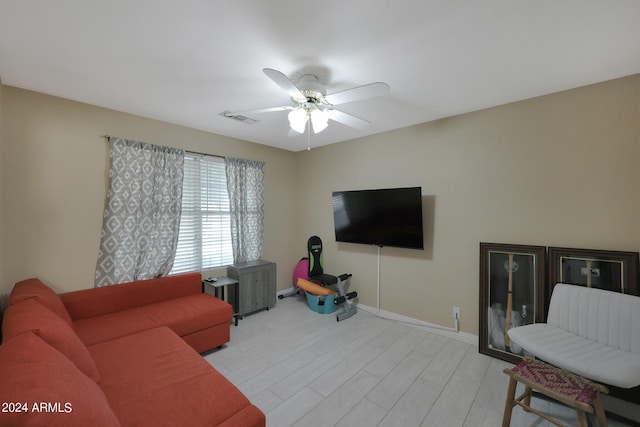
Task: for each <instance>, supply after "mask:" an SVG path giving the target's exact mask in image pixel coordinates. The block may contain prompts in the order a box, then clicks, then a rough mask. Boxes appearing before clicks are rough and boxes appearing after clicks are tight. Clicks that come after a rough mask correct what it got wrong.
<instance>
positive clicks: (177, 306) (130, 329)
mask: <svg viewBox="0 0 640 427" xmlns="http://www.w3.org/2000/svg"><path fill="white" fill-rule="evenodd" d="M232 311H233V310H232V308H231V306H230V305H229V304H227V303H226V302H224V301H222V300H219V299H218V298H215V297H213V296H211V295H207V294H195V295H188V296H185V297H181V298H176V299H172V300H170V301H162V302H157V303H155V304H149V305H144V306H142V307H137V308H132V309H129V310H123V311H119V312H117V313H112V314H105V315H102V316H96V317H90V318H87V319H82V320H77V321H75V322H74V323H73V328H74V330H75V332H76V333H77V334H78V336H79V337H80V339H81V340H82V342H84V343H85V345H87V346H90V345H93V344H97V343H100V342H104V341H108V340H111V339H114V338H118V337H122V336H125V335H131V334H135V333H137V332H141V331H144V330H146V329H151V328H156V327H159V326H168V327H169V328H170V329H171V330H173V331H174V332H175V333H176V334H178V335H179V336H185V335H189V334H192V333H194V332H198V331H201V330H204V329H207V328H210V327H211V326H213V325H217V324H227V325H228V324H229V323H230V322H231V316H232V314H233V313H232Z"/></svg>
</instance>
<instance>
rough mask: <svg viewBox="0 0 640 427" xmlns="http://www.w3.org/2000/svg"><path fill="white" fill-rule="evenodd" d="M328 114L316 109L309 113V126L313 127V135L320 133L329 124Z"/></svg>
mask: <svg viewBox="0 0 640 427" xmlns="http://www.w3.org/2000/svg"><path fill="white" fill-rule="evenodd" d="M328 122H329V114H328V113H327V112H326V111H324V110H320V109H319V108H316V109H315V110H313V111H312V112H311V124H312V125H313V133H320V132H322V131H323V130H325V129H326V128H327V125H328V124H329V123H328Z"/></svg>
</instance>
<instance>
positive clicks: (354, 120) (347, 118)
mask: <svg viewBox="0 0 640 427" xmlns="http://www.w3.org/2000/svg"><path fill="white" fill-rule="evenodd" d="M325 111H326V112H327V114H328V115H329V118H330V119H331V120H335V121H336V122H340V123H342V124H343V125H347V126H351V127H352V128H356V129H360V130H364V129H366V128H368V127H369V126H371V123H370V122H368V121H366V120H363V119H361V118H359V117H356V116H352V115H351V114H347V113H343V112H342V111H340V110H325Z"/></svg>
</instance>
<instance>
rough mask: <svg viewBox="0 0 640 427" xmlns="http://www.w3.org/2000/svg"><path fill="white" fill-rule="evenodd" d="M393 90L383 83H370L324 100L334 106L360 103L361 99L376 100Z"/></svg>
mask: <svg viewBox="0 0 640 427" xmlns="http://www.w3.org/2000/svg"><path fill="white" fill-rule="evenodd" d="M390 90H391V88H390V87H389V85H388V84H386V83H382V82H376V83H370V84H368V85H364V86H358V87H354V88H352V89H347V90H343V91H341V92H336V93H333V94H331V95H327V96H325V97H324V99H325V100H326V101H327V102H328V103H329V104H332V105H339V104H345V103H347V102H353V101H359V100H361V99H367V98H375V97H376V96H382V95H386V94H388V93H389V91H390Z"/></svg>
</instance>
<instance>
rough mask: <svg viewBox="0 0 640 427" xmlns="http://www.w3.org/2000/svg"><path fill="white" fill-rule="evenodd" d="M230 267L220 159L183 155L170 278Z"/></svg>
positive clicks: (231, 252) (227, 205)
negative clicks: (180, 198) (180, 192)
mask: <svg viewBox="0 0 640 427" xmlns="http://www.w3.org/2000/svg"><path fill="white" fill-rule="evenodd" d="M229 264H233V249H232V246H231V225H230V212H229V196H228V192H227V179H226V173H225V163H224V158H221V157H212V156H205V155H201V154H194V153H185V157H184V182H183V184H182V215H181V217H180V232H179V236H178V247H177V249H176V257H175V260H174V263H173V268H172V270H171V274H175V273H183V272H187V271H203V270H207V269H211V268H216V267H221V266H225V265H229Z"/></svg>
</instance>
